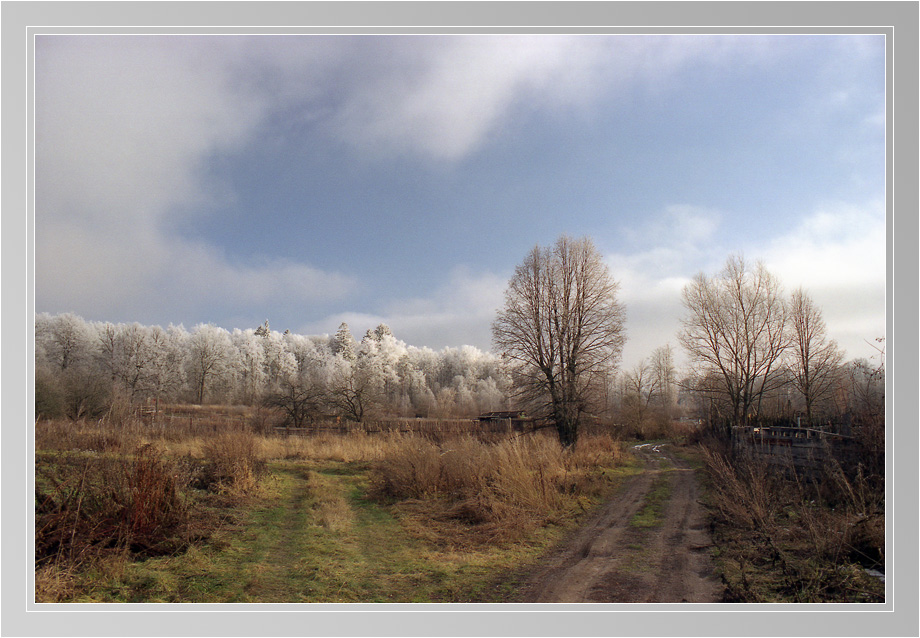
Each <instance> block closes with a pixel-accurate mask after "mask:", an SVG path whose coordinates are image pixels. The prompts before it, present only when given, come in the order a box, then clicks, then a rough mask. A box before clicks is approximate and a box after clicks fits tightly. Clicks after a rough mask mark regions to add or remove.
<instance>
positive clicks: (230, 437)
mask: <svg viewBox="0 0 920 638" xmlns="http://www.w3.org/2000/svg"><path fill="white" fill-rule="evenodd" d="M203 454H204V460H205V467H204V468H203V471H202V474H201V477H200V479H199V480H200V483H199V485H198V487H204V488H206V489H210V490H212V491H218V492H223V493H230V494H246V493H249V492H253V491H254V490H255V489H256V488H257V487H258V484H259V480H260V479H261V478H262V476H264V475H265V473H266V471H267V470H266V466H265V461H264V460H263V458H262V456H261V445H260V442H259V440H258V439H257V438H256V436H255V435H254V434H253V433H252V432H246V431H236V432H225V433H222V434H218V435H217V436H214V437H212V438H209V439H207V440H206V441H205V443H204V445H203Z"/></svg>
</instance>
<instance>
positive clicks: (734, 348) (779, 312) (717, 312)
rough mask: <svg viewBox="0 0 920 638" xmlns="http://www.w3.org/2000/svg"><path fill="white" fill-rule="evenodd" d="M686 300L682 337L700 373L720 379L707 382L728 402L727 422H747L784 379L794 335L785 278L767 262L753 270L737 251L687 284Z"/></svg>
mask: <svg viewBox="0 0 920 638" xmlns="http://www.w3.org/2000/svg"><path fill="white" fill-rule="evenodd" d="M683 303H684V307H685V308H686V309H687V313H688V314H687V316H686V317H685V318H684V320H683V328H682V330H681V332H680V335H679V340H680V343H681V345H682V346H683V347H684V349H685V350H686V351H687V353H688V355H689V356H690V359H691V361H692V363H693V364H695V365H696V366H697V367H698V374H699V375H700V376H702V377H706V378H709V379H710V381H716V383H711V382H710V383H709V384H707V387H708V388H709V392H711V393H712V394H713V395H714V396H713V397H712V398H713V399H715V400H723V401H725V402H726V403H727V404H728V406H727V407H728V408H729V421H728V423H723V424H722V427H724V426H726V425H728V426H732V425H742V424H744V423H746V422H747V421H748V419H749V418H750V417H751V416H752V415H754V414H756V413H757V412H758V410H759V408H760V403H761V401H762V399H763V397H764V395H765V394H767V393H769V392H771V391H772V390H774V389H776V388H777V387H779V385H781V384H782V383H783V381H784V380H783V378H782V375H780V374H777V373H778V372H779V371H780V367H781V366H780V357H781V355H782V354H783V352H784V351H785V350H786V348H787V347H788V345H789V339H788V335H787V330H786V304H785V303H784V301H783V297H782V294H781V290H780V285H779V281H778V280H777V279H776V278H775V277H774V276H773V275H771V274H770V273H769V272H768V271H767V269H766V268H765V267H764V265H763V264H762V263H759V262H758V263H757V265H756V266H755V268H754V269H753V270H749V269H748V267H747V266H746V264H745V263H744V259H742V258H741V257H740V256H737V255H733V256H731V257H729V259H728V261H727V262H726V264H725V267H724V268H723V269H722V271H721V272H720V273H719V274H718V275H716V276H715V277H712V278H710V277H707V276H706V275H704V274H702V273H700V274H699V275H697V276H696V277H695V278H694V279H693V281H692V282H690V283H689V284H687V285H686V286H685V287H684V290H683ZM727 432H730V430H729V431H727Z"/></svg>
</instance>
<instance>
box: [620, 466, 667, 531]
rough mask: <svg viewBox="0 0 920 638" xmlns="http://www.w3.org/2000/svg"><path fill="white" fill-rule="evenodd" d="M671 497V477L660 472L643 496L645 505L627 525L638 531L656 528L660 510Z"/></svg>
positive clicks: (659, 520) (665, 472)
mask: <svg viewBox="0 0 920 638" xmlns="http://www.w3.org/2000/svg"><path fill="white" fill-rule="evenodd" d="M670 497H671V476H670V473H669V472H667V471H662V472H661V473H660V474H659V475H658V477H657V478H656V479H655V482H654V483H653V484H652V487H651V489H650V490H649V491H648V493H647V494H646V495H645V503H644V504H643V505H642V509H640V510H639V511H638V512H636V514H635V515H634V516H633V517H632V518H631V519H630V521H629V524H630V525H631V526H633V527H636V528H639V529H649V528H652V527H658V526H659V525H661V522H662V510H663V509H664V505H665V503H667V502H668V499H669V498H670Z"/></svg>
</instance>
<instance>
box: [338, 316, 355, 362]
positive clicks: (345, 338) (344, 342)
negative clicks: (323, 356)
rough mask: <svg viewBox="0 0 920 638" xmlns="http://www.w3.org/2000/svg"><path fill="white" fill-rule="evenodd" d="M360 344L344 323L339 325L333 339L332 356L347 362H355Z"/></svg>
mask: <svg viewBox="0 0 920 638" xmlns="http://www.w3.org/2000/svg"><path fill="white" fill-rule="evenodd" d="M357 349H358V344H357V342H356V341H355V338H354V337H353V336H352V334H351V330H349V329H348V324H347V323H345V322H344V321H343V322H342V323H341V324H340V325H339V329H338V330H337V331H336V333H335V336H333V337H332V354H334V355H336V356H339V357H342V358H343V359H345V360H346V361H354V360H355V357H356V356H357V355H356V351H357Z"/></svg>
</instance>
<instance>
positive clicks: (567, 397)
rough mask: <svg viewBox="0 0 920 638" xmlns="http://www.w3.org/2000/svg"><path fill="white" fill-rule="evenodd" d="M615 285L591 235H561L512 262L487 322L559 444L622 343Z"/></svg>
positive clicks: (525, 397)
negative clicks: (497, 307)
mask: <svg viewBox="0 0 920 638" xmlns="http://www.w3.org/2000/svg"><path fill="white" fill-rule="evenodd" d="M617 288H618V284H617V282H615V281H614V280H613V278H612V277H611V275H610V271H609V269H608V268H607V266H606V265H605V264H604V261H603V259H602V258H601V255H600V254H599V253H598V251H597V249H596V248H595V247H594V244H593V243H592V242H591V240H590V239H588V238H582V239H571V238H569V237H567V236H562V237H560V238H559V239H558V240H557V241H556V243H555V245H553V246H551V247H547V248H541V247H540V246H536V247H534V249H533V250H532V251H531V252H530V253H529V254H528V255H527V257H526V259H525V260H524V262H523V263H522V264H521V265H519V266H518V267H517V269H516V270H515V272H514V276H513V277H512V278H511V281H510V282H509V284H508V289H507V290H506V292H505V305H504V308H503V309H502V310H501V311H500V312H499V313H498V316H497V318H496V319H495V321H494V323H493V324H492V337H493V341H494V343H495V345H496V349H497V350H498V351H500V352H501V353H502V357H503V358H504V359H505V361H506V363H507V364H508V365H509V367H510V369H511V373H512V377H513V381H514V387H515V391H516V394H517V398H518V399H519V400H521V401H522V402H523V403H525V404H526V405H530V406H533V407H534V408H535V409H536V411H537V415H538V416H541V415H542V416H546V417H548V418H550V419H551V420H552V422H553V423H554V425H555V427H556V431H557V433H558V435H559V440H560V441H561V442H562V444H563V445H565V446H572V445H574V444H575V442H576V441H577V438H578V425H579V420H580V418H581V415H582V413H583V412H585V411H586V410H587V409H588V408H589V406H590V405H591V403H592V400H593V399H594V398H596V397H595V396H593V395H594V391H595V390H596V389H598V387H599V386H600V385H601V384H602V383H603V382H604V381H605V379H606V378H607V377H606V375H605V374H604V373H605V371H606V370H608V369H610V368H613V367H615V366H616V364H617V362H618V360H619V357H620V353H621V351H622V349H623V342H624V328H623V317H624V309H623V306H622V305H621V304H620V303H619V302H618V301H617V297H616V293H617Z"/></svg>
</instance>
